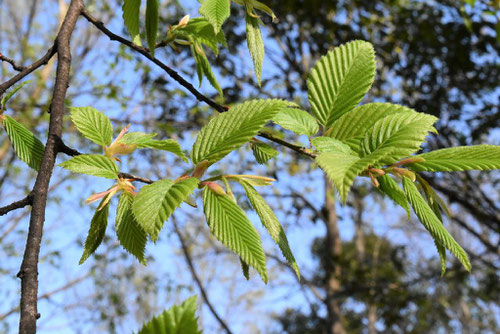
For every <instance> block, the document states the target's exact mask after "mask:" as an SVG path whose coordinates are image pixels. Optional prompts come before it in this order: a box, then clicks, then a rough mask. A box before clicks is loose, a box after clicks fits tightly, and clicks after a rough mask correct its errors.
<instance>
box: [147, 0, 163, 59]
mask: <svg viewBox="0 0 500 334" xmlns="http://www.w3.org/2000/svg"><path fill="white" fill-rule="evenodd" d="M159 6H160V3H159V1H158V0H147V2H146V39H147V41H148V47H149V52H151V56H153V57H154V55H155V47H156V35H157V34H158V22H159V20H160V14H159V13H158V7H159Z"/></svg>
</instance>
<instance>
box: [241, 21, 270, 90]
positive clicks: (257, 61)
mask: <svg viewBox="0 0 500 334" xmlns="http://www.w3.org/2000/svg"><path fill="white" fill-rule="evenodd" d="M245 21H246V26H247V44H248V50H249V51H250V56H251V57H252V61H253V66H254V69H255V76H256V77H257V82H258V83H259V86H260V85H261V73H262V63H263V62H264V52H265V51H264V42H263V40H262V34H261V33H260V27H259V21H260V19H259V18H256V17H253V16H250V14H248V12H247V13H246V14H245Z"/></svg>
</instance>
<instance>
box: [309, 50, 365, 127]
mask: <svg viewBox="0 0 500 334" xmlns="http://www.w3.org/2000/svg"><path fill="white" fill-rule="evenodd" d="M374 77H375V52H374V51H373V46H372V45H371V44H370V43H368V42H364V41H353V42H349V43H347V44H345V45H341V46H339V47H337V48H335V49H333V50H332V51H330V52H328V54H326V55H325V56H323V57H322V58H321V59H320V60H319V61H318V62H317V63H316V65H315V66H314V68H313V70H312V71H311V74H310V75H309V79H308V81H307V87H308V97H309V103H310V104H311V108H312V113H313V115H314V116H315V117H316V119H317V120H318V121H319V122H320V123H321V124H322V125H323V126H324V127H325V129H328V128H329V127H330V126H331V125H332V124H333V122H334V121H335V120H336V119H338V118H339V117H340V116H342V115H343V114H345V113H346V112H349V111H350V110H352V109H353V108H354V107H355V106H356V105H357V104H358V103H359V102H361V100H362V99H363V97H364V96H365V94H366V92H367V91H368V90H369V89H370V87H371V85H372V83H373V79H374Z"/></svg>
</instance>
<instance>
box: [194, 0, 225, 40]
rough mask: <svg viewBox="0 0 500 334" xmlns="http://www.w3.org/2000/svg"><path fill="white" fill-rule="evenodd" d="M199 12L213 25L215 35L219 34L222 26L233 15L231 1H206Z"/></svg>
mask: <svg viewBox="0 0 500 334" xmlns="http://www.w3.org/2000/svg"><path fill="white" fill-rule="evenodd" d="M199 11H200V14H201V15H203V16H204V17H205V18H206V19H207V20H208V22H210V23H211V24H212V26H213V27H214V31H215V33H216V34H218V33H219V31H220V30H221V27H222V24H223V23H224V21H225V20H226V19H227V18H228V17H229V14H231V0H205V1H203V3H202V4H201V7H200V10H199Z"/></svg>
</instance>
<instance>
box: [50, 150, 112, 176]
mask: <svg viewBox="0 0 500 334" xmlns="http://www.w3.org/2000/svg"><path fill="white" fill-rule="evenodd" d="M59 166H60V167H63V168H66V169H68V170H70V171H72V172H73V173H81V174H88V175H93V176H99V177H105V178H107V179H116V178H118V174H119V173H120V171H119V170H118V166H117V165H116V163H115V162H114V161H113V160H111V159H110V158H107V157H105V156H102V155H97V154H81V155H77V156H75V157H73V158H71V159H69V160H67V161H64V162H63V163H60V164H59Z"/></svg>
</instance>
